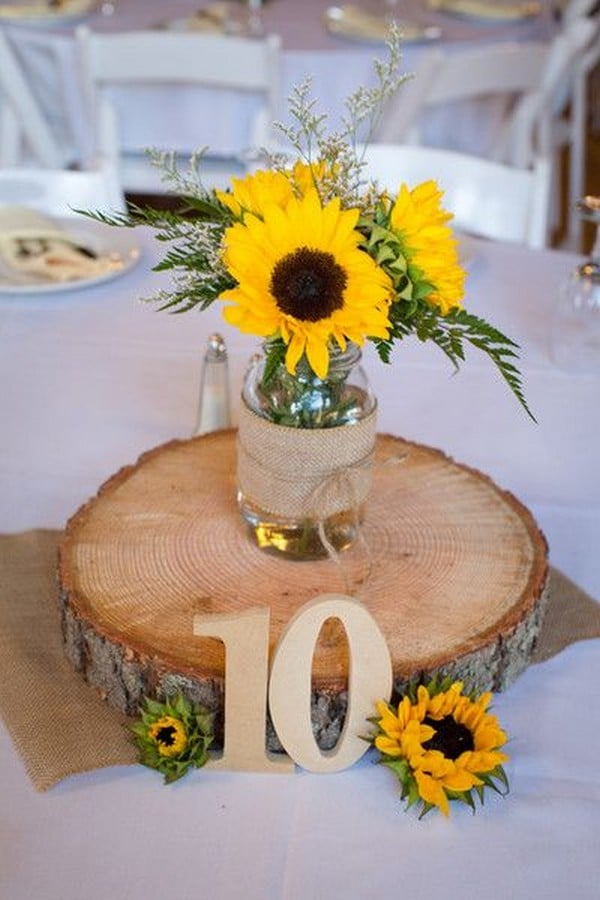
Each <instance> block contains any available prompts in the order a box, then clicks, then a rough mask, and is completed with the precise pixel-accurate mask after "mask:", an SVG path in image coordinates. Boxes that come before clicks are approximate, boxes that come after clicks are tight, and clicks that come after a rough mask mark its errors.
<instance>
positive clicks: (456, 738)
mask: <svg viewBox="0 0 600 900" xmlns="http://www.w3.org/2000/svg"><path fill="white" fill-rule="evenodd" d="M423 724H424V725H431V727H432V728H435V734H434V735H433V737H432V738H429V740H428V741H424V742H423V747H424V748H425V749H426V750H439V751H440V752H441V753H443V754H444V756H445V757H446V758H447V759H458V757H459V756H460V754H461V753H464V752H465V750H474V749H475V744H474V743H473V735H472V734H471V732H470V731H469V729H468V728H467V726H466V725H461V724H460V722H456V721H455V719H454V718H453V716H444V718H443V719H432V718H431V717H430V716H426V717H425V718H424V719H423Z"/></svg>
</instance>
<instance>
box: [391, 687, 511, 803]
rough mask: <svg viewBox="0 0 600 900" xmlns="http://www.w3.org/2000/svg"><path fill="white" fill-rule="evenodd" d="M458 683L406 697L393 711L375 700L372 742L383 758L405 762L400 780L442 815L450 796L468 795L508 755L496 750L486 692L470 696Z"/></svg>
mask: <svg viewBox="0 0 600 900" xmlns="http://www.w3.org/2000/svg"><path fill="white" fill-rule="evenodd" d="M462 689H463V685H462V683H461V682H460V681H457V682H454V683H453V684H451V685H450V686H449V687H448V689H447V690H440V691H438V692H437V693H436V692H435V691H432V693H430V691H429V690H428V688H427V687H425V686H424V685H420V686H419V687H418V689H417V692H416V696H413V698H412V699H411V697H409V696H406V697H404V698H403V699H402V701H401V702H400V703H399V705H398V707H397V710H396V711H394V710H393V709H391V708H390V707H389V706H388V705H387V704H385V703H378V704H377V711H378V714H379V719H378V722H377V725H378V729H379V732H378V734H377V735H376V736H375V738H374V740H373V743H374V744H375V746H376V747H377V749H378V750H379V751H380V753H382V754H383V755H384V756H385V757H387V758H388V759H392V760H394V759H395V760H406V761H407V763H408V766H409V770H408V772H407V771H405V770H403V771H404V774H403V778H405V779H407V783H406V784H404V787H405V788H406V791H407V792H408V787H407V784H408V782H410V781H413V782H414V784H415V785H416V789H417V791H418V795H419V797H420V798H421V799H422V800H423V801H424V802H425V803H426V804H429V805H431V806H437V807H438V808H439V809H441V811H442V812H443V813H444V815H448V812H449V803H448V800H449V799H452V797H453V795H456V794H461V793H463V792H466V793H468V792H469V791H470V790H471V788H473V787H481V786H482V785H483V784H484V783H485V782H484V781H483V780H482V778H481V777H480V776H485V775H489V774H490V773H492V772H495V771H497V770H498V767H501V765H502V763H503V762H506V760H507V759H508V757H507V756H506V754H505V753H503V752H502V751H501V750H500V748H501V747H502V746H503V745H504V744H505V743H506V740H507V736H506V734H505V732H504V731H503V730H502V729H501V728H500V726H499V725H498V721H497V719H496V717H495V716H493V715H491V714H490V713H488V712H486V710H487V707H488V705H489V702H490V699H491V694H489V693H486V694H482V695H481V696H480V697H479V698H478V699H477V700H471V699H470V698H469V697H465V696H464V695H463V693H462Z"/></svg>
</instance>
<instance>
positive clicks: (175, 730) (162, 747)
mask: <svg viewBox="0 0 600 900" xmlns="http://www.w3.org/2000/svg"><path fill="white" fill-rule="evenodd" d="M148 737H149V738H151V739H152V740H153V741H154V743H155V744H156V747H157V750H158V752H159V753H160V755H161V756H178V755H179V754H180V753H181V752H182V751H183V750H185V748H186V745H187V735H186V733H185V727H184V724H183V722H181V721H180V719H176V718H175V717H174V716H161V717H160V719H157V720H156V722H153V724H152V725H151V726H150V728H149V729H148Z"/></svg>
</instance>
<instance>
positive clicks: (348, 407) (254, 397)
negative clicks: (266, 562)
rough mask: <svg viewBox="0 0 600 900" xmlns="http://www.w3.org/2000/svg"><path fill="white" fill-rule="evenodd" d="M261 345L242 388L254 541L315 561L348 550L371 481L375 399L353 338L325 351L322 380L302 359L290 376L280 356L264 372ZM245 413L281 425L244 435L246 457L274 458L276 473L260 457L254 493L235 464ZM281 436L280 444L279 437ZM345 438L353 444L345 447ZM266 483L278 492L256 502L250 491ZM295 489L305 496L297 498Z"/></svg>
mask: <svg viewBox="0 0 600 900" xmlns="http://www.w3.org/2000/svg"><path fill="white" fill-rule="evenodd" d="M264 349H265V354H257V355H256V356H255V357H253V359H252V360H251V363H250V366H249V368H248V371H247V373H246V378H245V381H244V386H243V390H242V410H241V415H240V436H241V438H240V447H239V448H238V485H239V490H238V504H239V508H240V512H241V515H242V518H243V519H244V521H245V522H246V524H247V525H248V528H249V531H250V534H251V536H252V538H253V539H254V541H255V542H256V544H257V545H258V546H259V547H261V548H263V549H265V550H267V551H271V552H273V553H276V554H284V555H286V556H288V557H291V558H295V559H319V558H321V557H325V556H327V555H328V554H330V553H331V550H332V549H333V550H334V551H339V550H343V549H345V548H347V547H348V546H350V544H351V543H352V542H353V540H354V539H355V537H356V535H357V531H358V528H359V526H360V522H361V521H362V518H363V513H364V499H365V493H366V490H368V485H367V487H365V483H366V481H368V480H370V454H371V453H372V450H373V446H374V442H375V415H376V406H377V403H376V400H375V397H374V395H373V393H372V391H371V388H370V386H369V383H368V381H367V378H366V375H365V373H364V371H363V369H362V367H361V366H360V359H361V351H360V349H359V347H357V346H356V345H355V344H348V345H347V347H346V350H345V351H343V352H342V351H341V350H339V349H337V348H336V349H332V350H331V351H330V364H329V371H328V374H327V377H326V378H319V377H318V376H317V375H315V373H314V372H313V371H312V369H311V368H310V366H309V364H308V362H307V360H306V358H305V357H302V359H301V360H300V362H299V363H298V366H297V368H296V373H295V374H294V375H290V373H289V372H288V371H287V369H286V367H285V363H284V362H281V363H280V364H278V365H277V366H276V368H275V370H274V371H273V372H271V373H269V374H268V376H267V378H265V364H266V355H267V353H268V351H269V343H268V342H266V343H265V348H264ZM248 413H250V414H253V416H251V418H252V419H253V423H251V425H252V424H254V425H258V422H257V421H256V418H255V417H259V419H260V420H263V421H266V422H269V423H271V426H280V428H279V429H277V428H276V427H275V428H273V427H271V428H270V429H265V427H264V425H263V426H259V432H260V430H261V427H262V433H261V437H256V438H255V437H252V438H248V437H246V451H247V453H246V455H247V456H251V457H253V458H254V459H255V460H258V462H257V465H258V466H261V465H262V463H263V462H264V459H266V458H270V459H271V460H273V458H274V466H275V471H270V470H269V469H268V468H266V466H267V465H268V464H267V463H265V470H264V471H263V472H262V473H260V475H261V478H260V479H259V489H258V490H257V491H253V492H251V491H249V490H248V489H247V487H246V485H247V484H248V483H252V479H251V478H250V479H245V478H244V477H242V471H241V467H240V453H242V454H244V453H245V451H244V448H243V446H241V445H243V443H244V436H245V435H246V432H243V422H244V421H246V420H247V419H248ZM292 429H293V430H292ZM338 429H339V430H338ZM251 430H252V429H251ZM309 432H310V434H309ZM253 433H254V432H253ZM265 433H266V439H265V437H264V436H265ZM280 437H281V438H282V440H283V442H284V443H283V444H282V445H279V443H278V441H279V438H280ZM271 439H273V441H275V446H274V447H273V446H272V445H271ZM346 439H348V440H349V441H350V443H354V448H353V449H349V450H346ZM339 442H341V448H340V446H339ZM248 443H250V444H251V446H249V447H248ZM313 451H316V452H313ZM321 451H322V452H321ZM319 456H320V457H321V459H323V457H324V458H325V460H326V461H325V463H324V466H325V467H324V468H323V467H322V466H321V468H319V463H318V461H317V458H318V457H319ZM313 459H314V460H315V466H314V469H313ZM311 470H312V471H311ZM355 476H356V478H358V481H357V480H356V478H355ZM265 481H266V482H267V489H266V492H267V495H270V494H271V490H270V488H271V487H272V485H273V484H275V485H276V496H275V497H274V498H271V497H270V496H269V499H268V500H265V501H264V502H262V503H261V502H260V501H258V502H257V500H256V499H253V494H254V495H256V494H258V495H259V496H260V495H261V493H262V496H265V495H264V492H261V489H260V483H261V482H262V483H264V482H265ZM286 485H287V487H289V488H290V490H291V491H292V493H293V494H294V497H293V499H292V501H291V507H290V508H291V510H292V511H291V513H290V511H289V510H287V511H286V506H287V499H286V497H285V494H286V490H287V488H286ZM336 492H337V496H334V495H335V494H336ZM300 493H303V496H304V499H303V500H300V499H299V498H298V494H300ZM280 497H281V499H280ZM326 498H327V499H326Z"/></svg>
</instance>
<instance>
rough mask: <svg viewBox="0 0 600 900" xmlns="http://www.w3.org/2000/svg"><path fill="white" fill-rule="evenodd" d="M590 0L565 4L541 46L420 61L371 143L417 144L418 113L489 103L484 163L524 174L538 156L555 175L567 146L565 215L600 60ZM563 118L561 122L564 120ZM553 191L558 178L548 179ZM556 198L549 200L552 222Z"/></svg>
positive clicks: (580, 169) (578, 184)
mask: <svg viewBox="0 0 600 900" xmlns="http://www.w3.org/2000/svg"><path fill="white" fill-rule="evenodd" d="M590 3H591V0H572V3H571V4H569V7H567V10H566V11H565V15H564V22H565V24H564V27H563V28H562V30H561V31H560V32H559V33H558V34H557V35H556V36H555V38H554V39H553V40H552V41H550V42H548V43H543V42H523V43H502V42H501V43H498V44H496V45H490V46H489V47H486V48H485V49H484V50H481V49H474V50H459V51H454V52H442V51H440V50H437V49H433V50H430V51H427V52H426V53H425V54H423V57H422V60H421V63H420V65H419V67H418V68H417V71H416V77H415V78H414V80H413V82H412V83H410V84H409V85H407V86H406V88H405V89H403V90H402V91H400V92H399V94H398V95H397V97H396V98H394V100H393V101H392V104H391V105H390V106H389V108H388V110H387V111H386V116H385V117H384V119H383V121H382V123H381V126H380V127H379V129H378V131H377V133H376V135H375V140H380V141H385V142H407V143H411V144H422V143H423V134H422V129H423V121H424V113H425V112H426V111H427V110H429V109H431V108H433V107H438V106H441V105H443V104H449V103H451V102H456V101H462V100H469V101H473V100H475V99H477V98H482V99H483V98H487V99H486V102H487V101H488V100H489V98H490V97H492V96H494V97H495V98H497V99H500V98H501V97H503V98H504V101H505V102H504V104H503V105H501V106H498V105H496V106H494V113H495V115H496V117H497V123H498V127H497V128H496V130H495V135H494V140H493V142H492V144H491V146H490V147H489V148H488V151H487V153H486V156H488V158H490V159H494V160H497V161H500V162H504V163H507V164H511V165H516V166H519V167H520V168H524V167H527V166H532V165H533V160H534V159H535V158H536V157H538V156H543V157H547V158H548V159H550V160H551V162H552V167H553V176H554V174H555V173H556V172H558V167H559V163H560V160H559V152H560V149H561V148H562V147H564V146H565V145H569V146H570V151H571V153H570V170H569V185H570V187H569V200H568V206H569V211H568V212H569V213H570V212H571V210H572V209H573V208H574V201H575V200H576V199H577V197H578V196H580V195H581V193H582V186H583V177H584V165H585V160H584V151H585V121H584V120H585V113H586V105H587V99H586V89H587V88H586V86H587V79H588V75H589V73H590V71H591V69H592V68H593V66H594V65H595V64H596V63H597V60H598V56H599V55H600V47H599V46H598V45H599V41H598V22H597V21H594V20H591V19H588V18H586V17H585V14H586V12H587V11H588V10H589V8H590ZM565 111H567V112H568V115H567V116H565ZM553 183H554V184H558V177H553ZM559 201H560V198H559V196H558V195H557V194H555V195H554V196H552V199H551V217H552V221H553V222H554V224H556V222H557V220H558V211H559ZM568 218H569V226H570V231H571V232H572V233H573V237H572V240H571V243H572V244H573V245H574V246H577V235H576V234H575V232H576V231H577V229H578V222H577V219H576V217H575V216H568Z"/></svg>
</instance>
